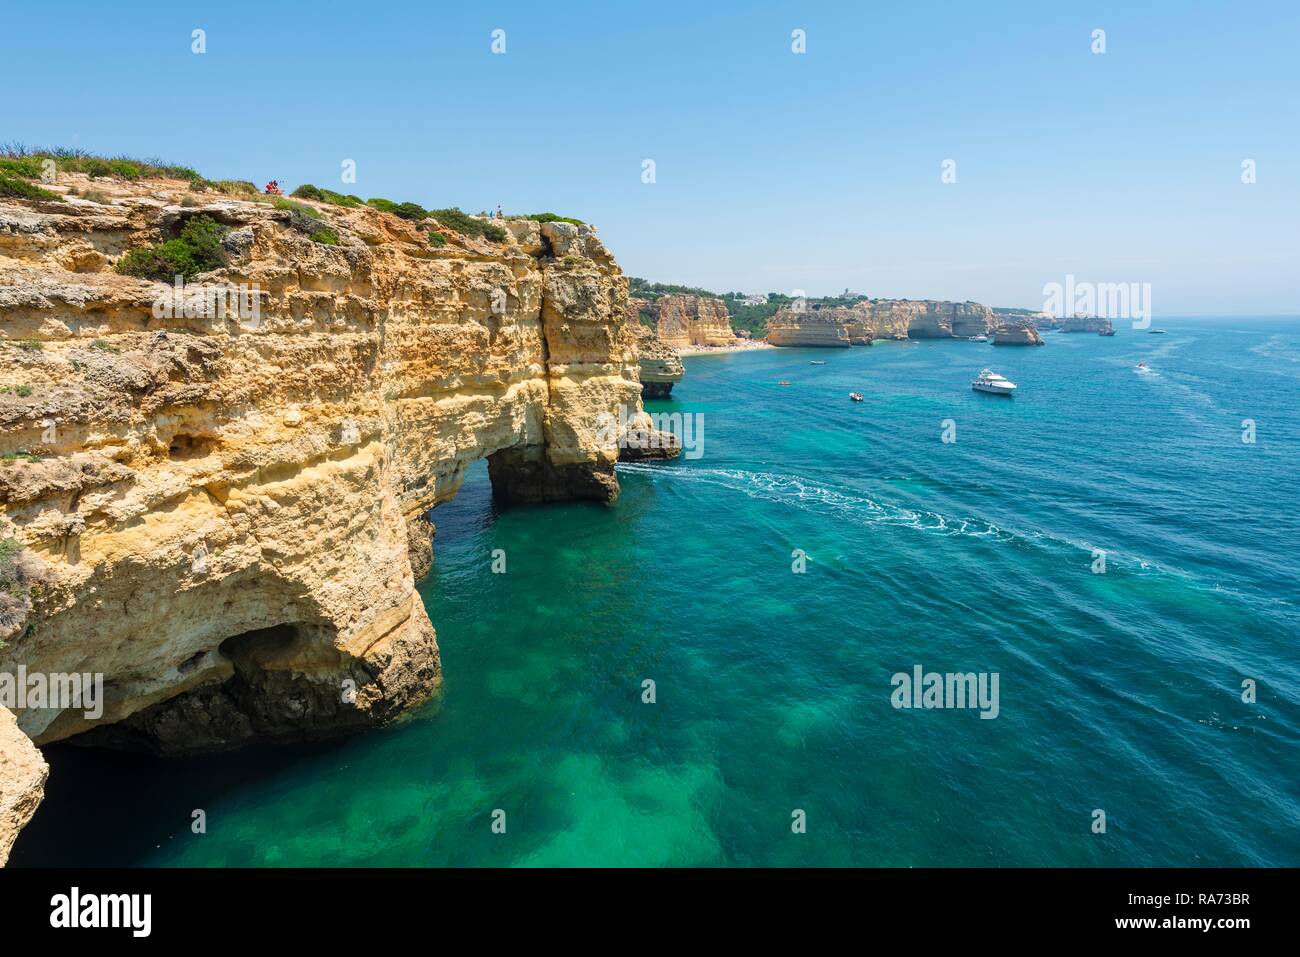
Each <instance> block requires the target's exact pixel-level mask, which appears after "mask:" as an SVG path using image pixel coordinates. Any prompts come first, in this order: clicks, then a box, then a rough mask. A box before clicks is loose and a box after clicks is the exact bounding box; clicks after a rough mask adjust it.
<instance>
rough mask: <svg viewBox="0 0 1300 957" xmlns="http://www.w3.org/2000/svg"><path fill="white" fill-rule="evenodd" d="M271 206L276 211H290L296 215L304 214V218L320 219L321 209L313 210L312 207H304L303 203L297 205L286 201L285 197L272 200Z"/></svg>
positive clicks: (291, 201)
mask: <svg viewBox="0 0 1300 957" xmlns="http://www.w3.org/2000/svg"><path fill="white" fill-rule="evenodd" d="M271 205H272V206H274V207H275V208H276V209H289V210H292V211H293V212H295V213H302V214H303V215H304V216H310V217H311V218H312V219H320V218H322V217H321V214H320V210H319V209H312V208H311V207H310V206H304V205H303V204H302V203H295V202H294V201H293V200H291V199H285V198H284V197H283V196H276V197H274V198H273V199H272V200H271Z"/></svg>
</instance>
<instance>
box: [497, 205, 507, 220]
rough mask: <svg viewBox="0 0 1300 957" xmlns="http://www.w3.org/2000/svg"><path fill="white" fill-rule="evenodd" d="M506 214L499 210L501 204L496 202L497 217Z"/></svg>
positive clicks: (502, 217) (499, 217)
mask: <svg viewBox="0 0 1300 957" xmlns="http://www.w3.org/2000/svg"><path fill="white" fill-rule="evenodd" d="M505 218H506V214H505V213H503V212H501V204H500V203H497V219H505Z"/></svg>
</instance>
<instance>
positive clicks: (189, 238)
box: [114, 213, 230, 282]
mask: <svg viewBox="0 0 1300 957" xmlns="http://www.w3.org/2000/svg"><path fill="white" fill-rule="evenodd" d="M229 231H230V230H229V228H228V227H226V226H222V225H221V224H220V223H218V222H216V221H215V220H214V219H212V217H211V216H208V215H206V214H204V213H200V214H199V215H197V216H192V217H190V219H188V220H187V221H186V222H185V225H184V226H182V227H181V231H180V235H178V236H177V237H176V238H175V239H168V240H166V241H164V242H161V243H156V244H154V245H153V246H148V247H146V248H144V249H132V250H130V251H129V252H127V253H126V254H125V255H124V256H123V257H122V258H121V259H119V260H118V261H117V265H116V266H114V269H116V270H117V271H118V272H119V273H121V274H122V275H123V276H137V277H139V278H140V279H157V280H160V281H161V282H171V281H172V279H173V278H174V277H176V276H184V277H185V278H186V279H192V278H193V277H194V276H196V275H198V274H199V273H201V272H207V271H208V270H210V269H218V268H220V267H221V266H224V265H225V264H226V252H225V250H224V249H223V248H222V246H221V240H222V239H223V238H224V237H225V235H226V233H228V232H229Z"/></svg>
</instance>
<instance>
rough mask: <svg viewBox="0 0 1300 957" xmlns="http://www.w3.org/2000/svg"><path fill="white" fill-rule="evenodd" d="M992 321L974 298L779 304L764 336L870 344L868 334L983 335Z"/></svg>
mask: <svg viewBox="0 0 1300 957" xmlns="http://www.w3.org/2000/svg"><path fill="white" fill-rule="evenodd" d="M833 325H840V326H843V327H844V333H845V334H844V336H840V335H839V334H838V333H836V332H835V331H834V330H833V329H831V328H829V327H830V326H833ZM993 327H994V324H993V310H991V309H990V308H989V307H988V306H983V305H980V304H979V303H977V302H940V301H935V300H927V299H874V300H863V301H862V302H857V303H854V304H853V305H852V306H828V305H819V304H813V305H807V304H803V305H801V306H798V307H795V306H783V307H782V308H781V309H780V310H778V311H777V313H776V315H775V316H773V317H772V319H771V320H770V321H769V322H768V337H767V341H768V342H770V343H772V344H773V345H778V346H806V345H836V346H844V345H849V344H851V345H870V344H871V341H872V340H873V339H909V338H910V339H951V338H954V337H956V338H965V337H967V336H976V335H985V334H987V333H988V332H990V331H991V330H992V329H993ZM841 339H847V342H841V341H840V340H841Z"/></svg>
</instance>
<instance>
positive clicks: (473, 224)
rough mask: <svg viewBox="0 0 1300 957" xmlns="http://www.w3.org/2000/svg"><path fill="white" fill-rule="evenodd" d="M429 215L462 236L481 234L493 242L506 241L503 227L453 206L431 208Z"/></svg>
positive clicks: (439, 223) (440, 224)
mask: <svg viewBox="0 0 1300 957" xmlns="http://www.w3.org/2000/svg"><path fill="white" fill-rule="evenodd" d="M429 216H430V217H431V218H433V219H436V220H437V221H438V225H439V226H445V227H447V228H448V229H454V230H455V231H456V232H458V233H460V234H461V235H462V236H482V237H483V238H484V239H487V240H490V241H491V242H494V243H503V242H505V241H506V236H507V233H506V231H505V229H504V228H503V227H501V226H498V225H497V224H496V223H490V222H488V221H487V220H484V219H476V218H475V217H473V216H471V215H469V213H466V212H463V211H462V210H460V209H457V208H456V207H455V206H453V207H451V208H450V209H431V210H429Z"/></svg>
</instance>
